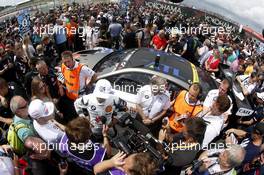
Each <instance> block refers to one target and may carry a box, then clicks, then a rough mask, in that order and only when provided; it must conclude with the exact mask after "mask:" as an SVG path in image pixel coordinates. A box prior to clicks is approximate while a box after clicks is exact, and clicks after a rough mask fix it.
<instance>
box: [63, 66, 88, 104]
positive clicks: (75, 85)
mask: <svg viewBox="0 0 264 175" xmlns="http://www.w3.org/2000/svg"><path fill="white" fill-rule="evenodd" d="M82 67H83V65H82V64H78V67H76V68H74V69H73V70H70V69H68V68H67V67H66V66H65V65H64V64H62V65H61V72H62V74H63V76H64V80H65V81H64V82H65V85H66V95H67V97H69V98H70V99H72V100H76V99H77V98H78V96H79V90H80V72H81V69H82Z"/></svg>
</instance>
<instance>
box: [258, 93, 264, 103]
mask: <svg viewBox="0 0 264 175" xmlns="http://www.w3.org/2000/svg"><path fill="white" fill-rule="evenodd" d="M257 97H258V98H259V99H261V100H262V101H264V92H257Z"/></svg>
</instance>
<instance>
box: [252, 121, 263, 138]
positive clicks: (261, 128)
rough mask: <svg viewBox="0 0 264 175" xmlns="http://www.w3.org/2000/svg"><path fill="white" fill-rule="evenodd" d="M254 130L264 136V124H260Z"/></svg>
mask: <svg viewBox="0 0 264 175" xmlns="http://www.w3.org/2000/svg"><path fill="white" fill-rule="evenodd" d="M254 130H257V131H258V132H259V133H260V134H261V135H263V134H264V123H263V122H259V123H257V124H256V126H255V127H254Z"/></svg>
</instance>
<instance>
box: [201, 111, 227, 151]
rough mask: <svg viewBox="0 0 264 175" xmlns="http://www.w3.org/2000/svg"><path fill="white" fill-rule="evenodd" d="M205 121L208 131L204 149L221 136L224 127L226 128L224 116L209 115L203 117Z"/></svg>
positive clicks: (205, 135) (205, 136)
mask: <svg viewBox="0 0 264 175" xmlns="http://www.w3.org/2000/svg"><path fill="white" fill-rule="evenodd" d="M203 119H204V120H205V121H206V123H207V126H206V131H205V134H204V140H203V144H202V146H203V148H204V147H207V146H208V144H209V143H210V142H211V141H212V140H213V139H214V138H215V137H217V136H219V134H220V132H221V130H222V128H223V126H224V116H222V115H220V116H215V115H211V114H210V113H208V114H207V115H205V116H203Z"/></svg>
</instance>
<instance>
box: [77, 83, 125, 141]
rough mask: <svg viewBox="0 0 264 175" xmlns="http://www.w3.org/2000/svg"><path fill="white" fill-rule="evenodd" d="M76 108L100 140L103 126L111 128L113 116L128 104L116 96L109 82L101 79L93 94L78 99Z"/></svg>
mask: <svg viewBox="0 0 264 175" xmlns="http://www.w3.org/2000/svg"><path fill="white" fill-rule="evenodd" d="M74 106H75V110H76V112H77V114H78V115H79V116H80V117H88V119H89V121H90V123H91V125H92V126H91V129H92V133H93V134H94V136H95V137H97V138H98V137H99V138H100V136H102V134H101V133H102V129H103V124H106V125H107V126H108V127H111V125H112V117H113V115H115V112H116V111H117V110H119V111H120V110H124V109H126V102H124V101H123V100H121V99H119V98H118V97H116V96H115V95H114V91H113V89H112V85H111V83H110V82H109V81H108V80H106V79H101V80H99V81H98V82H97V83H96V85H95V89H94V91H93V93H91V94H88V95H84V96H82V97H80V98H78V99H77V100H76V101H75V102H74ZM109 131H110V133H111V130H109Z"/></svg>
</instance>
